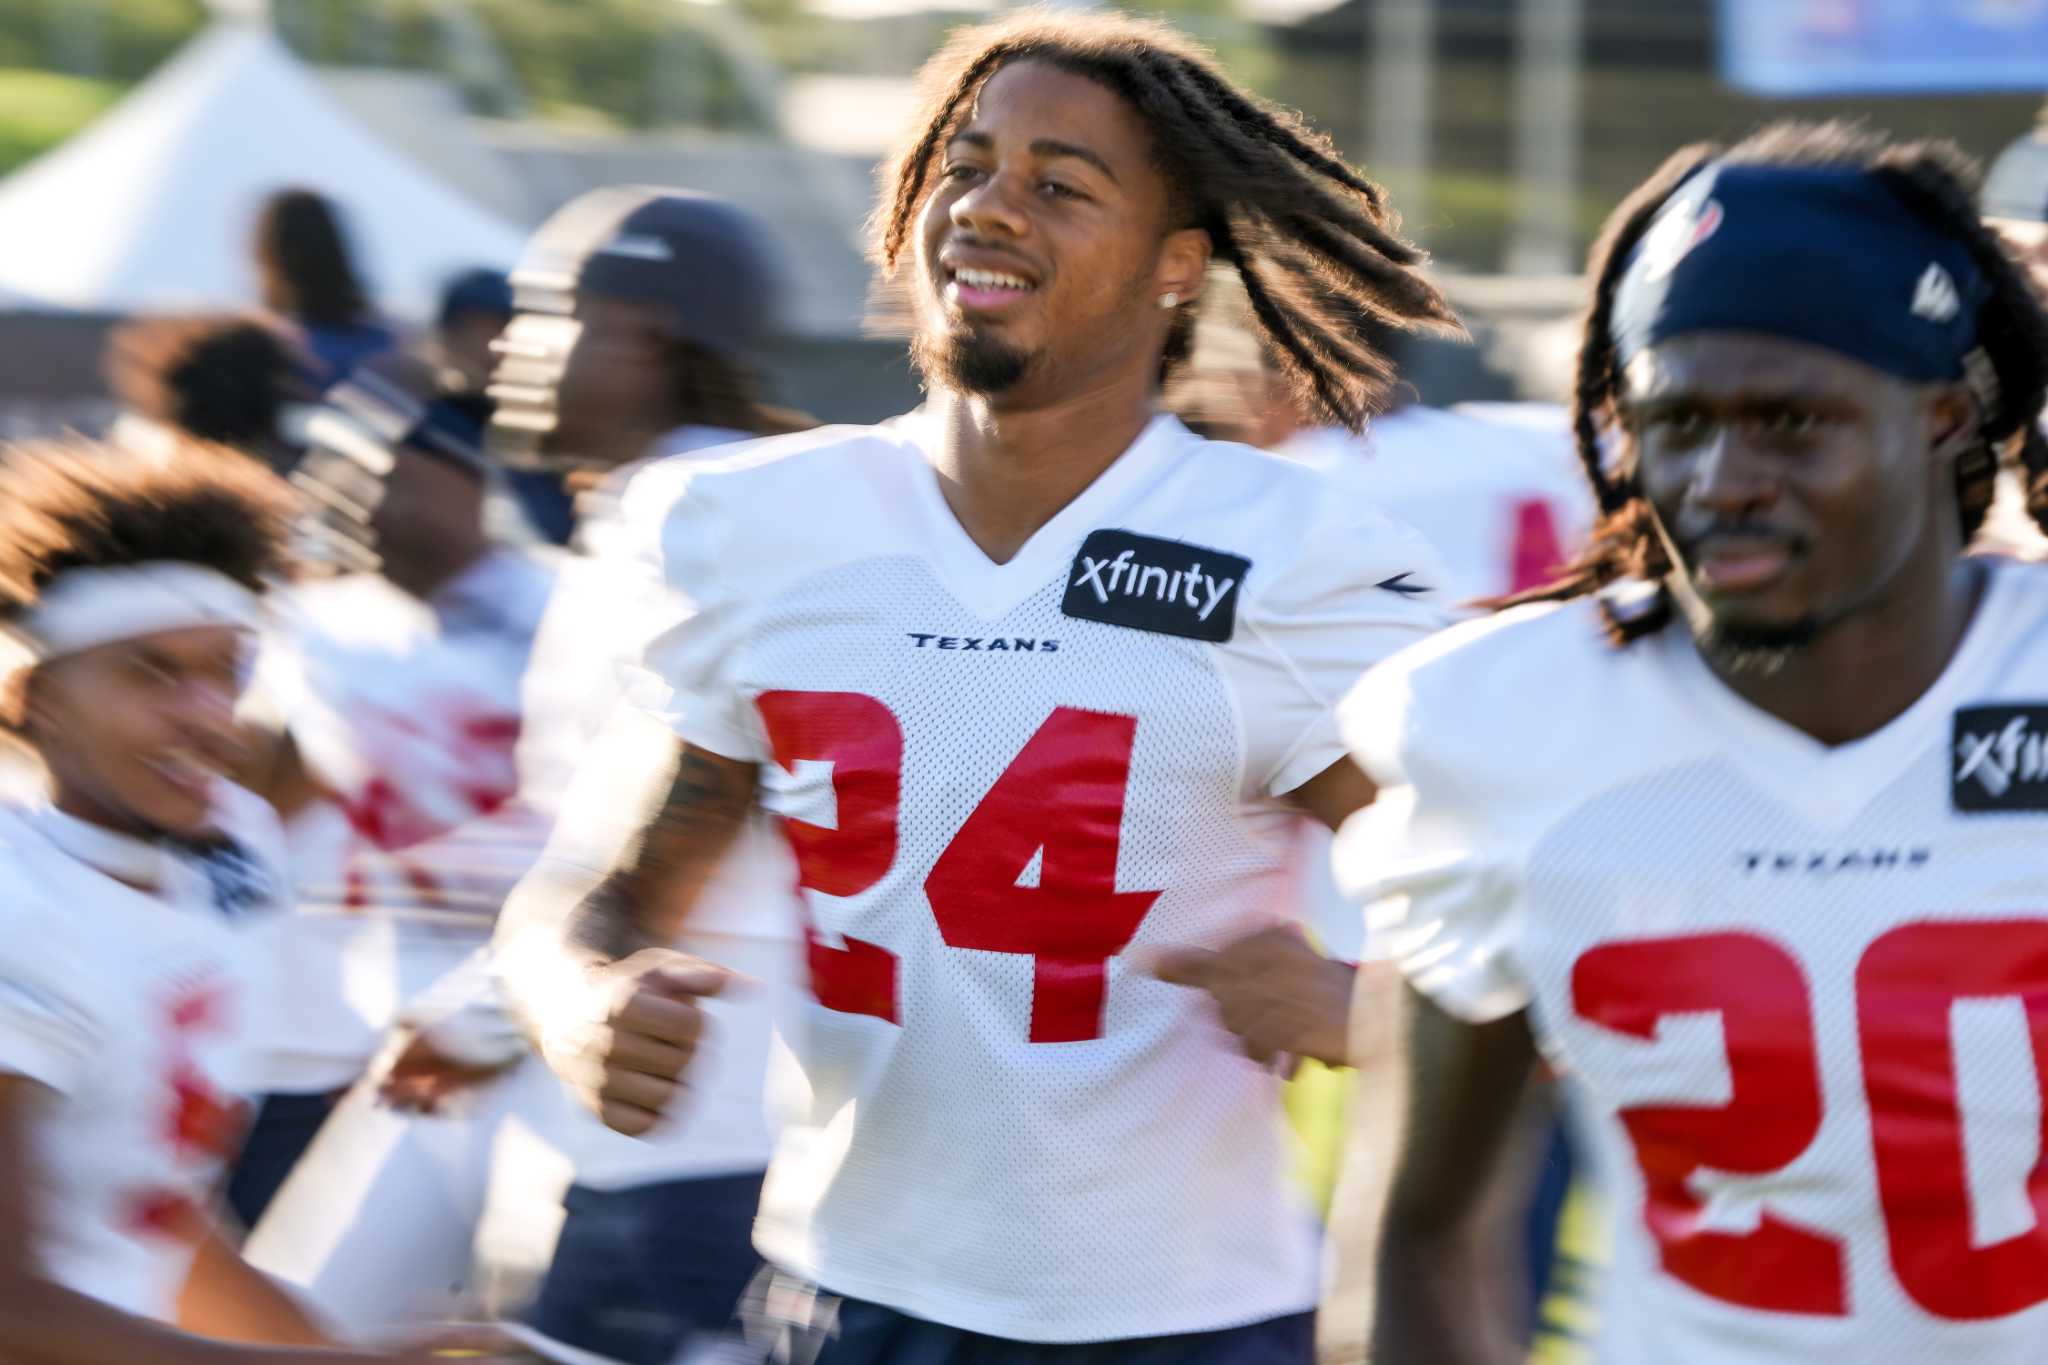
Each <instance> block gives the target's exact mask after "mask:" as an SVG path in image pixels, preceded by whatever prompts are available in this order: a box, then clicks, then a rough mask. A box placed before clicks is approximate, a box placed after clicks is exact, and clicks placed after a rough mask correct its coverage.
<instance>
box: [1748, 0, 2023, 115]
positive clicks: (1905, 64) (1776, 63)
mask: <svg viewBox="0 0 2048 1365" xmlns="http://www.w3.org/2000/svg"><path fill="white" fill-rule="evenodd" d="M1720 21H1721V75H1722V79H1724V80H1726V81H1727V82H1728V83H1729V84H1730V85H1733V86H1736V87H1738V88H1740V89H1743V90H1747V91H1750V92H1752V93H1754V94H1759V95H1779V96H1799V95H1844V94H1885V93H1901V94H1903V93H1914V92H1920V93H1930V94H1931V93H1936V92H1944V91H1953V92H1968V91H1989V90H2013V91H2028V90H2039V91H2048V0H1721V12H1720Z"/></svg>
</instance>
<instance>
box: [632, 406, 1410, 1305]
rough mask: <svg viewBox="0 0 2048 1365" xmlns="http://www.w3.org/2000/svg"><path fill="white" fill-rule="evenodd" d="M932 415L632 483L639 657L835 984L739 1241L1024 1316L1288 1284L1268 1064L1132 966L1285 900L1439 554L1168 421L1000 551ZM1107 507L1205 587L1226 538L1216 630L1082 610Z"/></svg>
mask: <svg viewBox="0 0 2048 1365" xmlns="http://www.w3.org/2000/svg"><path fill="white" fill-rule="evenodd" d="M918 429H919V428H917V427H916V426H915V425H914V424H904V425H901V426H898V427H895V428H893V429H891V428H879V429H861V430H854V429H839V430H836V431H826V432H823V433H816V434H812V435H808V436H804V437H798V438H789V439H785V440H778V441H773V442H769V443H765V444H764V445H761V446H758V447H755V448H753V449H751V450H748V451H745V452H742V453H739V454H736V455H734V456H732V457H730V458H729V459H728V460H726V461H724V462H722V463H719V464H714V465H710V466H698V467H693V468H668V469H656V470H653V471H650V472H649V473H648V474H647V475H644V476H642V479H641V480H640V481H638V482H637V483H636V485H635V487H634V488H633V489H632V490H630V491H629V493H628V495H627V504H628V513H629V515H638V516H640V517H641V518H642V519H643V525H644V526H645V528H646V529H647V532H648V535H649V539H648V542H647V543H648V544H650V545H655V546H658V547H659V548H658V554H659V557H660V560H661V565H662V569H663V572H664V575H665V579H666V581H667V583H668V584H669V586H670V587H671V589H672V590H673V591H674V593H675V603H674V608H673V609H674V611H675V614H676V621H675V624H674V625H673V626H671V627H670V628H669V629H668V630H666V631H665V632H664V633H662V634H661V635H660V636H658V637H657V638H656V640H655V641H654V643H653V645H652V646H651V647H650V650H649V653H648V662H649V667H650V670H651V672H652V673H653V674H654V676H655V677H656V679H657V680H658V681H659V683H660V684H661V685H662V692H663V696H662V697H661V698H660V700H661V703H662V707H663V711H664V713H665V714H666V715H667V717H668V718H669V720H670V721H671V723H672V724H674V725H675V727H676V729H677V730H678V732H679V733H680V734H681V735H683V737H684V738H686V739H688V740H689V741H691V742H693V743H696V744H699V745H702V746H703V747H706V748H709V749H712V750H714V751H717V752H720V753H725V754H728V755H731V756H735V757H743V758H748V759H753V760H756V761H759V762H761V764H762V783H763V790H762V797H761V801H762V804H763V805H764V806H766V807H767V808H768V809H770V810H771V811H773V812H775V813H776V814H777V815H778V816H780V817H781V818H782V819H783V821H784V822H785V827H786V828H787V829H788V830H789V831H790V833H791V836H792V840H793V842H794V844H795V846H796V850H797V853H798V861H799V864H800V867H801V874H802V877H803V881H804V883H805V886H806V893H805V898H804V899H805V906H806V911H807V914H808V916H809V919H810V931H809V936H808V942H809V948H808V957H809V961H810V965H811V969H812V983H811V984H812V989H813V993H814V994H815V995H816V996H817V997H818V999H817V1001H816V1002H814V1003H812V1004H810V1005H809V1006H808V1007H807V1008H806V1010H805V1011H804V1013H803V1016H802V1017H801V1018H799V1019H797V1020H795V1021H794V1022H793V1025H792V1027H791V1028H790V1030H789V1032H788V1042H789V1045H790V1057H791V1061H792V1065H791V1067H790V1069H789V1071H788V1072H787V1074H786V1075H785V1076H784V1077H783V1081H784V1082H785V1083H786V1086H785V1089H784V1093H785V1094H786V1095H787V1097H788V1104H787V1107H786V1109H785V1111H784V1113H783V1114H782V1117H783V1119H784V1121H785V1127H784V1129H783V1136H782V1140H781V1144H780V1146H779V1148H778V1150H777V1153H776V1157H775V1161H774V1163H773V1165H772V1166H771V1168H770V1173H769V1179H768V1185H767V1190H766V1193H765V1195H764V1202H763V1210H762V1216H761V1220H760V1223H759V1227H758V1233H757V1242H758V1245H759V1246H760V1247H761V1249H762V1251H763V1252H764V1253H765V1254H766V1255H767V1256H768V1257H769V1258H770V1259H772V1260H774V1261H776V1262H777V1263H779V1264H780V1265H782V1266H783V1267H784V1268H786V1269H788V1270H790V1271H792V1272H794V1273H796V1274H798V1275H800V1276H802V1277H804V1278H806V1279H809V1280H812V1281H815V1282H817V1283H820V1284H822V1285H824V1286H825V1287H826V1288H828V1289H830V1290H832V1291H834V1292H836V1293H841V1294H846V1295H850V1296H853V1297H857V1298H861V1299H865V1300H869V1301H873V1302H877V1303H881V1304H885V1305H887V1306H889V1307H892V1308H895V1309H898V1310H899V1311H902V1312H905V1313H909V1314H912V1315H914V1316H917V1317H923V1318H928V1319H932V1320H935V1321H938V1322H942V1323H946V1324H948V1325H952V1326H957V1327H961V1328H964V1329H967V1330H971V1331H976V1332H983V1333H987V1334H989V1335H993V1336H999V1337H1004V1338H1010V1339H1018V1340H1027V1341H1041V1342H1081V1341H1095V1340H1113V1339H1117V1338H1125V1337H1139V1336H1158V1335H1165V1334H1172V1333H1179V1332H1189V1331H1204V1330H1211V1329H1216V1328H1222V1327H1228V1326H1233V1325H1237V1324H1242V1323H1246V1322H1252V1321H1257V1320H1260V1319H1264V1318H1271V1317H1276V1316H1279V1315H1282V1314H1286V1313H1293V1312H1298V1311H1301V1310H1302V1309H1304V1308H1306V1307H1308V1306H1309V1305H1311V1304H1312V1303H1313V1301H1314V1298H1315V1289H1316V1286H1315V1263H1314V1254H1313V1246H1312V1233H1311V1230H1310V1222H1309V1217H1308V1215H1307V1213H1306V1211H1305V1210H1303V1209H1301V1208H1299V1207H1297V1206H1296V1204H1295V1203H1294V1201H1293V1199H1292V1197H1291V1196H1290V1195H1289V1194H1288V1193H1287V1191H1286V1189H1285V1185H1284V1180H1283V1171H1282V1160H1281V1156H1282V1154H1281V1142H1282V1138H1281V1134H1280V1129H1279V1111H1278V1104H1277V1084H1278V1083H1277V1081H1276V1079H1275V1077H1274V1076H1272V1075H1271V1074H1270V1073H1268V1072H1267V1071H1265V1070H1263V1069H1261V1068H1259V1067H1256V1066H1254V1065H1252V1064H1251V1063H1249V1062H1247V1061H1246V1060H1245V1059H1244V1057H1243V1056H1242V1054H1241V1053H1240V1052H1239V1051H1238V1049H1237V1048H1236V1046H1235V1044H1234V1041H1233V1040H1232V1039H1231V1038H1230V1037H1229V1036H1228V1035H1227V1034H1226V1033H1225V1032H1224V1031H1223V1030H1222V1028H1221V1026H1220V1023H1219V1022H1218V1021H1217V1020H1216V1019H1215V1017H1214V1015H1213V1012H1212V1011H1211V1010H1210V1009H1209V1008H1208V1006H1207V1004H1206V1001H1205V999H1204V998H1202V997H1200V996H1198V995H1195V994H1193V993H1190V992H1187V991H1184V990H1182V989H1180V988H1176V987H1170V986H1167V985H1164V984H1163V983H1160V982H1158V981H1156V980H1153V979H1151V978H1150V977H1149V976H1147V975H1146V974H1145V973H1144V972H1143V971H1141V970H1139V969H1138V968H1137V966H1136V965H1134V964H1135V963H1136V962H1137V961H1139V960H1141V959H1142V957H1143V955H1144V954H1145V953H1146V952H1147V951H1150V950H1153V949H1156V948H1158V947H1163V946H1167V945H1180V944H1195V945H1202V946H1210V947H1215V946H1220V945H1222V944H1223V943H1226V942H1228V941H1231V940H1233V939H1235V938H1237V937H1239V936H1241V935H1243V934H1245V933H1248V932H1252V931H1254V930H1256V929H1259V928H1261V927H1264V926H1266V925H1268V924H1270V923H1272V922H1274V921H1275V920H1276V919H1278V918H1280V917H1282V916H1283V915H1284V914H1286V913H1287V911H1288V909H1289V907H1290V894H1289V886H1290V877H1291V873H1292V865H1293V860H1294V856H1295V854H1294V847H1295V844H1294V827H1295V821H1296V819H1297V817H1296V816H1295V815H1294V814H1293V813H1292V811H1291V808H1289V807H1287V806H1285V805H1283V804H1282V802H1281V801H1280V800H1279V799H1278V797H1279V795H1280V794H1283V793H1285V792H1286V791H1288V790H1291V789H1292V788H1293V787H1294V786H1297V785H1299V784H1300V783H1301V782H1303V781H1305V780H1307V779H1308V778H1309V777H1312V776H1314V775H1315V774H1316V773H1318V772H1320V771H1321V770H1322V769H1323V768H1325V767H1327V766H1328V765H1329V764H1330V763H1332V762H1334V761H1336V760H1337V759H1338V758H1339V757H1340V756H1341V753H1342V749H1341V744H1340V743H1339V742H1338V740H1337V736H1336V733H1335V728H1334V720H1333V718H1332V716H1331V714H1330V709H1331V707H1332V705H1333V704H1334V700H1335V698H1336V697H1337V696H1339V695H1341V692H1342V690H1343V689H1344V688H1345V687H1347V686H1348V685H1349V683H1350V682H1351V680H1353V679H1354V678H1355V677H1356V676H1357V675H1358V674H1359V673H1360V672H1361V671H1363V669H1364V668H1365V667H1366V666H1368V665H1369V664H1370V663H1371V662H1373V661H1374V660H1375V659H1377V658H1379V657H1382V656H1384V655H1385V654H1387V653H1390V652H1391V651H1392V650H1393V649H1394V648H1396V647H1398V646H1399V645H1401V644H1405V643H1408V642H1410V641H1412V640H1415V639H1418V638H1420V637H1421V636H1422V635H1423V634H1425V633H1427V632H1428V631H1429V630H1431V629H1433V628H1435V627H1436V626H1437V625H1438V624H1440V621H1441V616H1440V614H1439V612H1438V610H1437V608H1436V606H1435V604H1434V602H1433V600H1432V599H1433V597H1434V593H1433V592H1431V591H1430V590H1429V589H1430V585H1431V584H1432V583H1433V582H1434V581H1435V579H1436V576H1437V570H1436V564H1435V561H1434V559H1433V557H1432V556H1431V554H1430V552H1429V551H1428V550H1427V548H1426V547H1425V546H1424V545H1423V544H1422V542H1421V541H1420V539H1419V538H1418V537H1416V536H1414V535H1413V533H1412V532H1409V531H1407V530H1406V529H1405V528H1401V527H1398V526H1396V525H1394V524H1393V523H1390V522H1388V521H1386V520H1384V519H1382V518H1380V517H1379V516H1378V515H1377V514H1376V513H1374V512H1372V511H1371V510H1370V509H1365V508H1359V507H1356V506H1344V505H1342V504H1341V503H1340V502H1338V501H1337V500H1335V499H1332V498H1331V497H1329V496H1328V491H1327V484H1326V482H1325V480H1324V479H1323V477H1322V476H1320V475H1318V474H1316V473H1315V472H1314V471H1311V470H1307V469H1303V468H1300V467H1298V466H1295V465H1292V464H1289V463H1288V462H1286V461H1283V460H1279V459H1277V458H1274V457H1270V456H1266V455H1263V454H1260V453H1258V452H1255V451H1251V450H1248V449H1246V448H1243V447H1236V446H1226V445H1218V444H1214V443H1208V442H1204V441H1201V440H1198V439H1197V438H1195V437H1193V436H1192V435H1191V434H1190V433H1188V432H1187V431H1186V429H1185V428H1184V427H1181V426H1180V425H1179V423H1177V422H1174V421H1172V420H1171V419H1167V418H1161V419H1158V420H1156V421H1155V422H1154V423H1153V424H1152V425H1151V426H1150V427H1148V428H1147V429H1146V431H1145V432H1144V434H1143V435H1141V437H1140V438H1139V439H1138V441H1137V442H1136V443H1135V444H1134V445H1133V446H1132V448H1131V449H1130V450H1129V451H1127V452H1126V453H1125V454H1124V455H1123V456H1122V457H1121V458H1120V459H1119V460H1118V461H1116V462H1115V463H1114V464H1113V465H1112V466H1111V467H1110V468H1109V470H1108V471H1107V472H1105V473H1104V474H1103V475H1102V476H1101V477H1100V478H1098V480H1097V481H1096V483H1095V484H1094V485H1092V486H1091V487H1090V488H1089V489H1087V490H1086V491H1084V492H1083V493H1082V494H1081V495H1080V496H1079V497H1078V498H1076V499H1075V500H1074V502H1072V503H1070V504H1069V505H1068V506H1067V507H1066V508H1065V509H1063V510H1062V511H1061V512H1060V513H1059V514H1058V515H1056V516H1055V517H1054V518H1053V519H1052V520H1051V521H1050V522H1048V524H1047V525H1046V526H1045V527H1044V528H1042V529H1041V530H1040V532H1039V533H1038V534H1037V535H1036V536H1034V537H1033V538H1032V540H1031V541H1030V543H1028V544H1027V545H1026V546H1025V547H1024V548H1023V549H1022V550H1020V551H1019V552H1018V554H1017V555H1016V556H1014V557H1013V558H1011V559H1010V560H1009V561H1007V562H1005V563H1003V564H995V563H993V562H991V561H989V560H988V559H987V558H986V557H985V556H983V555H982V554H981V552H980V551H979V550H978V549H977V548H976V547H974V545H973V543H972V542H971V541H970V540H969V539H968V538H967V536H966V534H965V532H964V531H962V530H961V529H960V527H959V524H958V522H957V521H955V520H954V519H953V518H952V516H951V513H950V511H949V510H948V509H947V508H946V507H945V504H944V501H943V498H942V496H941V494H940V492H939V490H938V485H937V481H936V476H935V475H934V474H933V472H932V471H931V469H930V466H929V465H928V464H927V462H926V460H925V458H924V456H923V455H922V454H921V452H920V451H919V450H918V449H917V448H916V446H915V445H914V443H913V439H914V438H913V433H914V432H916V431H917V430H918ZM1104 531H1113V532H1116V533H1118V534H1119V535H1122V536H1124V537H1126V538H1127V539H1126V540H1125V541H1123V542H1121V543H1124V544H1126V545H1127V546H1129V547H1135V550H1134V555H1135V558H1134V561H1133V562H1135V563H1139V564H1141V565H1142V564H1144V563H1145V562H1146V561H1145V556H1151V557H1152V558H1153V559H1155V560H1160V561H1162V562H1163V561H1164V559H1165V558H1167V557H1172V556H1186V557H1190V558H1191V559H1192V560H1194V561H1196V562H1199V563H1201V564H1204V565H1206V566H1207V567H1206V568H1202V569H1200V570H1199V572H1200V573H1201V574H1202V575H1204V577H1203V580H1202V581H1203V583H1204V584H1206V586H1205V587H1204V588H1203V589H1202V591H1201V592H1200V593H1199V594H1197V595H1196V596H1195V597H1194V598H1193V599H1190V600H1192V601H1195V602H1206V601H1209V600H1210V599H1211V596H1213V595H1215V591H1216V584H1217V583H1218V582H1220V581H1221V580H1222V577H1223V575H1224V570H1225V566H1227V565H1231V564H1234V563H1236V562H1238V561H1240V560H1241V561H1248V565H1247V567H1245V568H1244V569H1243V570H1242V571H1241V573H1239V572H1236V571H1234V570H1233V571H1231V573H1230V575H1229V576H1230V578H1231V579H1232V580H1233V581H1232V584H1231V587H1232V589H1233V590H1234V592H1235V594H1236V595H1235V597H1234V605H1233V606H1232V608H1231V610H1232V611H1233V613H1234V617H1233V618H1232V620H1231V622H1230V632H1229V635H1228V638H1227V639H1224V640H1222V641H1221V642H1210V641H1207V640H1201V639H1196V638H1190V637H1189V636H1188V635H1185V634H1174V633H1165V632H1161V631H1159V630H1149V629H1136V628H1133V627H1131V626H1128V625H1121V624H1113V623H1110V622H1105V621H1100V620H1091V619H1084V618H1083V617H1082V616H1081V615H1077V614H1071V613H1070V612H1069V610H1068V609H1067V608H1068V606H1070V605H1071V604H1072V603H1071V600H1070V599H1069V597H1068V594H1069V593H1070V592H1073V591H1077V590H1078V591H1082V592H1087V591H1091V589H1089V588H1088V587H1087V586H1086V584H1085V580H1086V578H1087V565H1086V564H1085V563H1084V562H1083V558H1082V556H1083V554H1084V550H1085V549H1086V547H1087V546H1088V545H1091V544H1095V543H1096V542H1093V541H1091V540H1090V537H1091V535H1093V534H1094V533H1099V532H1104ZM1175 547H1178V548H1175ZM1176 562H1186V561H1181V560H1177V561H1176ZM1189 571H1190V572H1193V571H1194V570H1193V569H1192V568H1190V569H1189ZM1164 577H1165V575H1163V574H1162V575H1161V578H1162V579H1163V578H1164ZM1239 579H1241V582H1240V581H1236V580H1239ZM1145 581H1146V582H1148V583H1153V582H1155V581H1156V580H1149V579H1148V580H1145ZM1103 601H1104V602H1107V601H1108V596H1107V595H1106V594H1105V596H1104V599H1103ZM1217 601H1218V602H1219V603H1220V601H1221V597H1220V596H1219V597H1217ZM1098 605H1102V604H1101V603H1098ZM1155 605H1158V606H1159V607H1160V609H1161V610H1164V609H1165V608H1166V607H1167V606H1170V605H1172V604H1170V603H1159V604H1155ZM1198 611H1199V606H1196V605H1188V606H1186V607H1185V610H1184V612H1183V614H1182V615H1181V616H1179V617H1176V618H1174V621H1175V622H1176V623H1177V626H1176V628H1184V629H1195V628H1198V626H1199V623H1197V622H1196V621H1195V616H1196V613H1197V612H1198Z"/></svg>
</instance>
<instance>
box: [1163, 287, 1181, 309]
mask: <svg viewBox="0 0 2048 1365" xmlns="http://www.w3.org/2000/svg"><path fill="white" fill-rule="evenodd" d="M1179 305H1180V295H1178V294H1176V293H1174V292H1173V291H1172V290H1171V289H1169V290H1167V291H1166V292H1165V293H1164V294H1161V295H1160V296H1159V306H1160V307H1161V308H1175V307H1178V306H1179Z"/></svg>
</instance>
